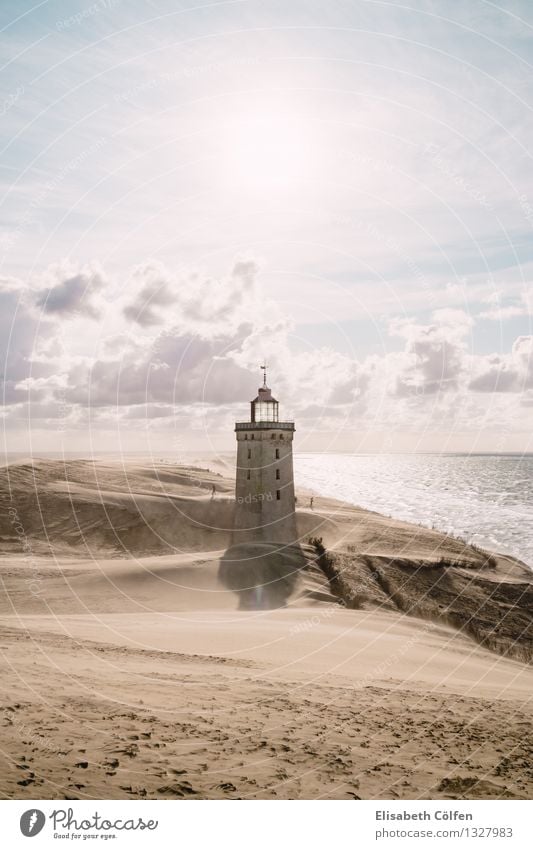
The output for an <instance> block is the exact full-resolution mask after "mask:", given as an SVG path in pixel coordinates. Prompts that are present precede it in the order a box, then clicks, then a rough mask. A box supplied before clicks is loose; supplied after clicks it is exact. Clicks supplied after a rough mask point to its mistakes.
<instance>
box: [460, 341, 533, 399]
mask: <svg viewBox="0 0 533 849" xmlns="http://www.w3.org/2000/svg"><path fill="white" fill-rule="evenodd" d="M476 371H477V374H476V375H475V377H474V378H473V379H472V380H471V381H470V383H469V385H468V388H469V389H470V390H471V391H473V392H515V393H516V392H526V391H528V390H531V389H533V336H519V337H518V339H516V340H515V342H514V344H513V348H512V351H511V353H510V354H508V355H498V354H493V355H489V356H487V357H484V358H479V360H478V362H477V369H476Z"/></svg>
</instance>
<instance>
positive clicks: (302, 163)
mask: <svg viewBox="0 0 533 849" xmlns="http://www.w3.org/2000/svg"><path fill="white" fill-rule="evenodd" d="M223 136H224V139H223V147H222V157H221V161H220V166H221V169H222V172H223V178H224V181H225V182H226V183H229V184H230V185H231V186H232V187H233V188H234V189H235V190H237V191H239V192H244V193H249V194H253V193H257V194H258V193H261V194H265V193H266V194H268V193H275V194H279V193H289V192H294V191H297V190H298V189H299V188H300V187H301V186H302V184H303V182H304V181H305V179H306V178H309V174H310V170H311V167H312V163H311V159H312V150H313V144H312V137H310V136H311V134H310V131H309V128H308V127H306V124H305V122H304V121H303V120H302V118H301V117H300V116H298V115H297V114H291V113H290V111H289V110H288V109H287V108H286V107H284V108H282V107H276V106H272V105H268V106H264V105H263V106H262V107H253V108H251V109H248V110H247V111H246V113H245V114H242V115H239V116H238V117H237V118H236V119H235V120H233V121H231V122H229V123H228V124H227V125H226V127H225V131H224V134H223Z"/></svg>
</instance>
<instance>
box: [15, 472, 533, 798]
mask: <svg viewBox="0 0 533 849" xmlns="http://www.w3.org/2000/svg"><path fill="white" fill-rule="evenodd" d="M0 471H1V473H2V475H3V480H2V481H1V482H0V499H1V501H2V506H3V510H2V523H1V525H0V534H1V537H2V550H3V555H2V556H1V558H0V577H1V579H2V586H3V593H2V597H1V605H0V650H1V652H2V676H1V678H0V682H1V683H0V692H1V696H0V698H1V703H2V711H1V715H2V717H1V721H0V724H1V725H2V726H3V727H2V738H1V739H2V742H1V752H2V758H3V764H2V769H1V777H0V792H1V793H2V795H3V796H4V797H17V798H43V797H44V798H47V797H51V798H119V797H120V798H147V797H150V798H152V797H163V798H164V797H168V798H189V797H190V798H192V797H196V798H351V799H353V798H391V797H392V798H417V797H422V798H424V797H430V798H439V797H442V798H458V797H465V798H491V797H495V798H496V797H512V798H521V797H527V796H528V795H531V790H532V786H533V775H532V773H531V766H530V764H531V755H532V751H531V748H532V746H531V742H530V741H531V740H532V739H533V735H532V733H531V731H532V723H531V719H530V713H529V712H528V705H529V702H530V699H531V696H532V693H533V670H532V669H531V667H530V666H528V665H525V664H524V663H522V662H520V661H519V659H516V657H515V658H513V657H512V656H507V657H506V656H504V655H505V654H507V655H509V654H512V653H513V651H514V652H515V654H516V651H517V649H520V651H523V652H525V653H527V651H528V650H529V649H528V646H529V633H528V628H527V624H528V622H529V623H530V622H531V614H530V613H529V614H528V605H529V603H530V599H531V580H530V577H529V574H528V572H527V570H525V569H524V568H523V567H522V566H521V565H520V564H518V563H516V562H515V561H512V560H509V559H506V558H496V559H495V560H494V561H493V560H488V559H487V555H486V554H485V553H484V552H479V551H477V550H474V549H470V548H469V547H468V546H465V544H464V543H462V542H461V541H458V540H454V539H451V538H449V537H444V536H443V535H442V534H438V533H436V532H433V531H428V530H426V529H422V528H415V527H413V526H409V525H407V524H405V523H400V522H393V521H391V520H387V519H385V518H384V517H381V516H378V515H377V514H372V513H368V512H366V511H363V510H359V509H357V508H352V507H349V506H348V505H343V504H339V503H336V502H334V501H331V500H325V499H320V498H318V499H316V500H315V508H316V509H315V510H314V511H311V510H305V509H301V510H300V511H299V514H298V521H299V530H300V533H301V539H302V548H301V549H299V550H296V549H295V550H294V552H293V553H292V554H291V553H290V552H285V553H284V554H282V556H281V560H279V557H278V554H277V553H276V552H272V551H269V550H268V546H267V547H263V549H261V550H260V551H256V552H255V553H254V562H255V569H254V570H252V571H250V572H247V571H246V570H243V564H245V563H246V560H241V561H239V552H238V551H236V550H235V549H229V550H228V546H229V545H230V530H231V514H232V502H231V491H232V482H231V480H230V479H228V478H223V477H221V476H220V475H219V474H217V473H215V472H209V471H207V470H205V469H191V468H189V469H184V468H175V469H174V468H169V467H168V466H165V465H161V466H142V465H130V466H127V467H124V466H123V465H121V464H119V463H115V464H114V463H101V464H99V463H93V462H88V461H77V462H73V463H69V464H67V465H66V466H63V465H61V464H58V463H54V462H51V461H42V462H36V463H20V464H17V465H15V466H11V467H9V468H7V469H3V470H0ZM213 484H214V485H215V487H216V490H217V491H216V495H215V498H214V499H213V500H212V498H211V494H212V493H211V490H212V487H213ZM310 537H318V538H322V540H323V543H324V545H325V546H327V548H328V552H326V554H325V555H324V556H325V557H326V558H327V561H326V560H324V557H323V556H322V555H320V550H319V548H316V546H308V545H307V542H308V540H309V538H310ZM274 555H275V556H274ZM273 558H274V559H273ZM276 558H278V559H276ZM291 558H292V559H291ZM278 562H280V563H281V564H282V566H283V569H282V571H281V572H276V569H277V566H276V565H275V564H277V563H278ZM273 563H274V572H272V571H271V570H272V564H273ZM228 569H229V573H228ZM235 569H237V572H236V571H235ZM228 574H229V577H228ZM243 581H244V584H246V586H244V585H243ZM261 581H262V582H266V583H267V584H272V586H273V587H274V588H275V592H274V594H273V595H271V596H270V597H269V599H268V603H266V602H265V599H264V596H261V598H260V602H261V603H258V604H257V607H258V608H260V609H254V610H249V609H248V610H246V609H245V610H243V609H240V608H242V607H246V606H249V605H250V604H254V599H255V600H257V599H258V598H259V596H258V595H257V593H256V594H255V595H254V592H255V590H254V588H255V587H256V584H257V585H259V584H260V583H261ZM280 588H281V589H282V592H281V595H280V594H279V593H278V590H279V589H280ZM243 589H245V590H246V593H245V595H246V598H245V602H246V603H245V604H243ZM250 593H251V595H250ZM273 599H274V601H273ZM340 601H341V602H342V605H339V602H340ZM271 604H284V605H285V606H284V607H278V609H268V607H269V606H271ZM463 615H464V616H465V617H466V618H465V620H464V621H463V620H462V619H461V616H463ZM528 615H529V619H528ZM454 617H455V618H454ZM495 617H496V618H497V622H496V621H493V620H494V618H495ZM467 625H468V627H466V626H467ZM474 626H475V627H476V628H478V631H476V630H475V627H474ZM489 626H490V627H489ZM469 628H470V630H468V629H469ZM483 628H486V629H487V632H486V633H487V635H489V636H490V640H489V639H485V638H484V636H483V635H484V633H485V631H484V630H483ZM489 632H490V634H489ZM484 641H485V643H484V645H480V644H479V643H483V642H484ZM484 646H490V647H491V648H495V649H496V650H497V651H489V650H488V649H487V647H484ZM516 656H517V657H518V656H519V653H518V655H516ZM524 656H525V655H524Z"/></svg>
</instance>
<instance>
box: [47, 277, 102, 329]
mask: <svg viewBox="0 0 533 849" xmlns="http://www.w3.org/2000/svg"><path fill="white" fill-rule="evenodd" d="M46 278H48V279H50V278H51V285H49V286H48V288H47V289H45V290H44V291H42V292H40V293H38V294H37V296H36V298H35V303H36V305H37V306H38V307H40V308H41V309H42V310H43V312H45V313H48V314H49V315H57V316H59V317H62V318H66V317H69V316H74V315H81V316H83V317H85V318H92V319H98V318H100V315H101V307H100V306H99V305H98V304H97V302H96V299H95V296H96V295H97V294H98V293H99V292H100V291H101V290H102V289H103V288H104V286H105V285H106V279H105V277H104V275H103V273H102V272H101V271H100V270H99V269H98V268H96V267H90V266H85V267H84V268H82V269H79V270H77V271H74V270H73V268H72V267H69V266H66V265H59V266H53V267H52V268H50V269H49V270H48V272H47V275H46Z"/></svg>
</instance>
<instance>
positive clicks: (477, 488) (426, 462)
mask: <svg viewBox="0 0 533 849" xmlns="http://www.w3.org/2000/svg"><path fill="white" fill-rule="evenodd" d="M295 480H296V485H297V486H301V487H305V488H307V489H310V490H313V491H314V492H316V493H317V495H318V494H322V495H326V496H330V497H332V498H338V499H340V500H343V501H348V502H350V503H351V504H357V505H359V506H361V507H366V508H368V509H370V510H376V511H377V512H379V513H384V514H386V515H388V516H393V517H394V518H397V519H403V520H405V521H407V522H415V523H420V524H422V525H425V526H427V527H435V528H437V529H439V530H441V531H447V532H449V533H453V534H456V535H457V536H460V537H463V538H464V539H466V540H468V541H469V542H475V543H477V544H478V545H481V546H484V547H486V548H488V549H491V550H492V551H499V552H504V553H507V554H512V555H514V556H515V557H518V558H519V559H520V560H523V561H524V562H525V563H527V564H528V565H529V566H531V567H533V495H532V488H531V484H532V481H533V455H531V454H529V455H518V454H512V455H511V454H506V455H501V454H498V455H495V454H475V455H472V454H470V455H463V454H442V455H436V454H414V455H413V454H379V455H378V454H297V455H296V456H295Z"/></svg>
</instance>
